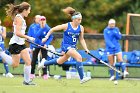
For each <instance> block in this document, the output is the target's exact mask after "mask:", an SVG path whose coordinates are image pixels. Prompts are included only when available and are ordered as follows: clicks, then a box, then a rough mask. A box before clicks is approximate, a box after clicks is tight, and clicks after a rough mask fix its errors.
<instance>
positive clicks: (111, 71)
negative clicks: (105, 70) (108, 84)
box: [109, 69, 114, 77]
mask: <svg viewBox="0 0 140 93" xmlns="http://www.w3.org/2000/svg"><path fill="white" fill-rule="evenodd" d="M109 72H110V77H112V76H113V75H114V70H112V69H110V70H109Z"/></svg>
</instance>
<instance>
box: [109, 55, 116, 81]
mask: <svg viewBox="0 0 140 93" xmlns="http://www.w3.org/2000/svg"><path fill="white" fill-rule="evenodd" d="M108 61H109V64H110V65H111V66H114V55H113V54H110V55H108ZM109 72H110V79H109V80H110V81H112V80H114V79H115V76H114V70H113V69H111V68H110V69H109Z"/></svg>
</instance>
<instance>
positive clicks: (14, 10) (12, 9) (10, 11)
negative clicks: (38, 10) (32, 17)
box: [6, 2, 30, 18]
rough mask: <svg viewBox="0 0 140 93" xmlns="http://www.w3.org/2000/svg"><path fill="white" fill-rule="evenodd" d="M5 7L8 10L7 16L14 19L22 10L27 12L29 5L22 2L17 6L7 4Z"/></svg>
mask: <svg viewBox="0 0 140 93" xmlns="http://www.w3.org/2000/svg"><path fill="white" fill-rule="evenodd" d="M7 6H8V8H6V14H7V16H11V17H12V18H14V17H15V15H16V14H18V13H22V12H23V10H24V9H25V10H28V8H29V7H30V4H28V3H27V2H22V3H21V4H19V5H13V4H8V5H7Z"/></svg>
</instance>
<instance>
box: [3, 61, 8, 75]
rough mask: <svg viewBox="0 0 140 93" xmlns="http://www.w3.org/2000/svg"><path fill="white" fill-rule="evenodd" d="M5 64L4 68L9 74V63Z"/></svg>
mask: <svg viewBox="0 0 140 93" xmlns="http://www.w3.org/2000/svg"><path fill="white" fill-rule="evenodd" d="M3 64H4V68H5V71H6V74H7V73H8V72H9V67H8V64H7V63H3Z"/></svg>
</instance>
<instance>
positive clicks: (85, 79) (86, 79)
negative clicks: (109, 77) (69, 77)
mask: <svg viewBox="0 0 140 93" xmlns="http://www.w3.org/2000/svg"><path fill="white" fill-rule="evenodd" d="M89 80H91V78H90V77H85V78H83V79H82V80H81V81H80V83H81V84H83V83H85V82H87V81H89Z"/></svg>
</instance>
